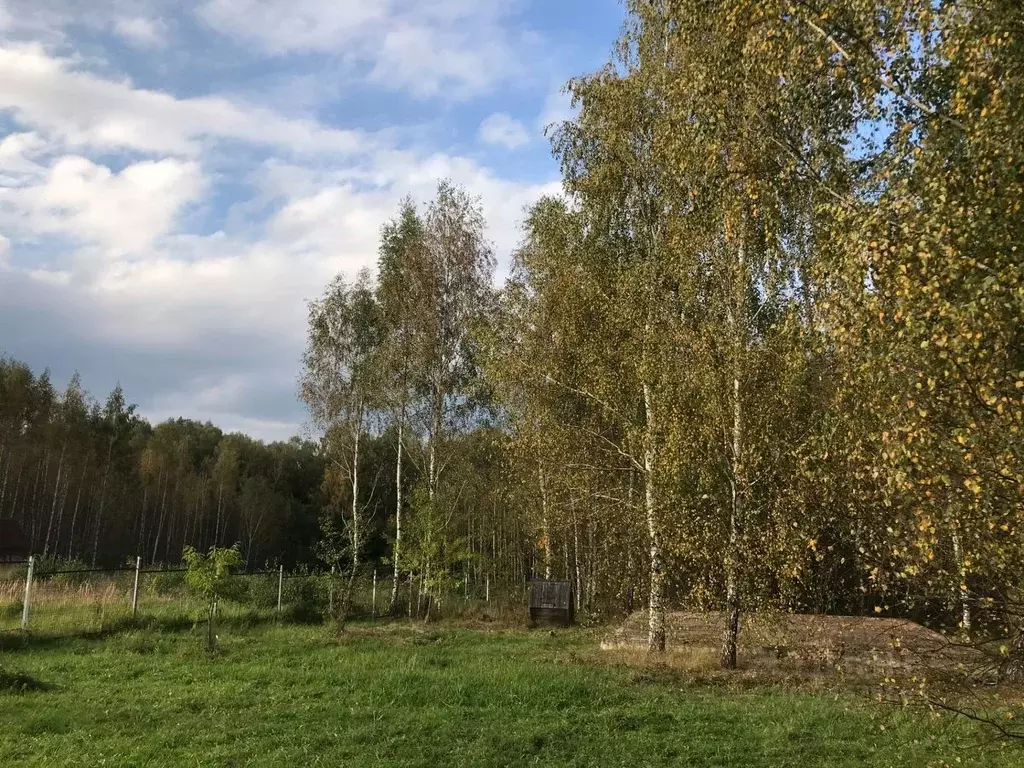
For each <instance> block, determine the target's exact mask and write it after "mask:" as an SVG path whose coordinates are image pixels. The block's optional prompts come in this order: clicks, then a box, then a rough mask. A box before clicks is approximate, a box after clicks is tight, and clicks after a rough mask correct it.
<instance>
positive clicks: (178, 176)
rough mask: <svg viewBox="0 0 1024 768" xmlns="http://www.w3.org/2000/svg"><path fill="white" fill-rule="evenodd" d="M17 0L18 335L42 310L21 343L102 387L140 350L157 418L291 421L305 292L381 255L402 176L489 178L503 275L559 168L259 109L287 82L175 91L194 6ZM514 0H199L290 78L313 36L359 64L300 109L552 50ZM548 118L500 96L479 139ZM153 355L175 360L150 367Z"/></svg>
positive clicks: (424, 184)
mask: <svg viewBox="0 0 1024 768" xmlns="http://www.w3.org/2000/svg"><path fill="white" fill-rule="evenodd" d="M15 3H16V5H11V3H10V0H8V2H6V3H5V0H0V10H2V9H3V8H4V7H11V8H16V9H17V14H16V16H17V18H16V19H15V20H14V23H15V24H17V25H19V26H18V28H17V30H16V31H14V32H11V33H10V34H8V33H7V32H4V31H3V29H2V27H0V125H2V126H4V127H5V128H6V129H7V130H11V131H12V132H11V133H9V134H8V135H6V136H4V135H3V133H2V130H4V129H0V232H2V233H3V234H2V235H0V268H2V269H3V270H4V271H3V274H2V276H0V331H2V330H3V329H5V328H20V327H23V326H24V325H25V324H26V323H25V321H24V318H36V317H40V316H43V317H44V321H45V325H46V327H45V328H43V327H38V329H37V331H35V333H36V336H37V337H38V338H39V339H44V340H46V343H45V344H44V343H35V344H33V343H32V341H31V340H26V341H25V342H24V347H23V348H24V349H27V350H30V351H31V350H36V349H47V350H53V349H58V350H60V349H63V352H62V355H63V357H62V358H60V359H47V360H42V359H40V360H38V361H37V362H34V363H33V364H34V365H39V367H42V365H48V364H54V365H56V366H60V365H61V363H62V362H64V363H65V364H68V361H69V360H75V361H76V362H75V365H74V366H73V367H84V368H88V367H89V366H90V365H92V366H94V367H95V368H96V369H97V370H99V371H100V372H101V373H100V376H99V380H98V381H95V382H94V383H93V384H92V386H94V387H97V388H102V387H104V386H107V385H108V384H109V385H111V386H112V384H113V382H114V381H115V380H116V379H117V378H126V379H130V378H131V376H125V369H126V368H127V369H128V372H129V373H130V374H131V375H133V376H135V378H136V379H137V380H139V379H141V380H142V382H143V386H141V388H140V389H138V390H132V389H129V392H130V394H132V396H133V397H135V398H138V399H139V400H140V402H142V403H143V405H144V409H145V412H146V413H147V414H148V415H150V416H151V417H154V418H164V417H167V416H172V415H180V414H185V415H190V416H195V417H199V418H210V419H213V420H214V421H215V422H217V423H219V424H221V425H222V426H225V427H227V428H236V429H246V430H250V431H254V432H256V433H257V434H259V435H263V436H280V437H285V436H287V435H288V434H291V433H294V432H295V430H296V427H297V425H296V423H295V421H297V420H298V418H299V417H297V416H296V411H295V410H292V407H293V406H292V405H290V404H292V403H294V377H295V374H296V372H297V369H298V365H299V360H300V351H301V348H302V344H303V340H304V334H305V323H306V309H305V305H304V300H306V299H309V298H312V297H314V296H316V295H318V294H319V293H320V292H321V291H322V290H323V287H324V285H325V284H326V283H327V281H328V280H329V279H330V278H331V277H332V276H333V275H334V274H336V273H338V272H345V273H346V274H349V275H353V274H354V273H355V272H356V271H357V270H358V269H359V268H361V267H363V266H372V265H373V264H374V263H375V261H376V256H377V253H376V252H377V244H378V239H379V232H380V226H381V224H382V223H383V222H384V221H385V220H386V219H388V218H390V217H391V216H393V215H394V213H395V211H396V210H397V206H398V203H399V201H400V199H401V198H402V197H403V196H404V195H405V194H407V193H408V194H411V195H412V196H413V197H414V199H416V200H417V201H420V202H425V201H427V200H429V199H430V198H431V197H432V196H433V194H434V191H435V185H436V182H437V179H439V178H451V179H452V180H454V181H455V182H457V183H461V184H464V185H465V186H466V187H467V188H468V189H469V191H470V192H471V193H472V194H476V195H479V196H480V197H481V200H482V204H483V207H484V212H485V216H486V218H487V221H488V224H489V232H488V234H489V236H490V238H491V239H492V240H493V241H494V243H495V246H496V249H495V250H496V253H497V255H498V256H499V262H500V264H499V279H500V278H501V276H502V274H503V272H504V270H505V269H506V267H507V262H508V256H509V254H510V252H511V250H512V249H513V247H514V246H515V244H516V242H517V241H518V239H519V230H518V223H519V221H520V220H521V219H522V217H523V211H524V208H525V206H527V205H528V204H529V203H531V202H532V201H533V200H535V199H536V198H537V197H538V196H539V195H541V194H546V193H557V192H558V190H559V185H558V183H557V182H552V183H537V184H534V183H520V182H517V181H515V180H512V179H507V178H502V177H501V176H499V175H498V174H496V173H495V172H493V171H492V170H490V169H488V168H487V167H485V166H483V165H481V164H480V163H479V162H476V161H474V160H471V159H469V158H466V157H460V156H457V155H453V154H446V153H441V152H432V151H431V150H430V149H429V148H428V147H425V146H421V145H420V144H419V142H420V141H422V137H412V135H411V134H410V133H409V132H407V131H404V132H403V131H398V130H382V131H379V132H376V133H372V134H370V133H367V132H364V131H360V130H344V129H339V128H335V127H331V126H330V125H327V124H324V123H321V122H319V121H318V120H315V119H310V118H301V117H289V116H285V115H284V114H282V113H281V112H280V111H275V110H272V109H269V108H267V107H265V106H259V104H260V103H263V104H266V103H267V100H268V98H271V97H268V96H267V94H266V93H265V92H263V91H261V90H259V89H257V88H255V87H252V86H251V82H255V81H244V82H241V83H238V84H237V86H238V88H239V89H248V90H246V91H245V92H246V93H248V94H250V98H249V100H245V99H241V98H239V97H238V96H237V94H238V93H239V92H240V91H238V90H236V91H233V93H234V94H235V96H228V95H225V94H224V93H223V92H221V93H217V92H214V93H212V94H211V95H209V96H203V97H191V98H183V97H179V96H176V95H174V94H172V93H170V92H166V91H163V90H159V89H158V88H160V87H162V81H161V80H160V79H159V78H160V74H161V72H162V71H163V69H162V68H163V67H165V66H168V62H170V61H173V55H178V54H190V52H189V51H188V50H186V49H184V48H182V49H181V50H180V51H179V50H177V46H178V42H179V41H175V43H174V46H171V47H169V48H160V47H159V46H160V45H161V42H162V41H163V40H166V39H167V32H168V31H169V30H176V29H179V28H184V27H183V25H181V24H180V23H179V22H180V19H181V16H180V13H182V12H184V13H190V12H192V11H193V10H195V8H196V5H195V4H194V3H189V4H187V5H183V6H177V7H175V4H174V3H173V2H172V1H171V0H107V2H105V3H102V4H100V5H101V6H102V7H101V8H99V9H97V8H95V7H91V8H90V6H92V4H89V3H82V4H76V3H70V2H68V1H67V0H15ZM517 4H518V0H511V2H510V3H506V4H503V3H501V2H499V0H417V1H415V2H414V0H377V1H376V2H374V1H372V0H365V1H364V0H360V1H359V2H355V1H354V0H205V1H204V2H202V3H201V4H200V5H199V6H198V7H199V9H200V13H201V14H202V18H203V20H204V21H205V22H206V23H207V24H208V25H210V26H211V27H212V28H214V29H216V30H218V31H219V32H221V33H223V34H224V35H229V36H231V37H232V38H234V39H235V40H236V41H239V42H240V43H242V44H244V45H245V47H246V55H248V56H258V55H259V52H260V51H263V52H265V53H266V52H269V53H270V54H272V55H273V54H282V55H284V54H288V55H289V57H290V58H289V59H288V61H287V62H286V61H284V60H283V59H282V60H281V61H280V62H278V63H280V64H281V65H282V71H283V72H285V74H289V76H290V70H289V66H288V62H290V61H295V60H301V61H307V60H309V59H307V58H305V57H302V56H294V54H307V55H308V54H310V53H313V54H316V58H315V59H314V60H315V61H316V62H317V66H318V71H319V64H320V63H324V64H325V68H324V69H325V71H331V72H332V74H333V73H334V72H340V73H341V77H340V78H339V80H338V82H342V83H343V84H342V85H340V86H338V87H337V88H336V90H334V91H331V94H330V96H329V97H328V98H321V99H320V103H317V99H316V98H314V99H312V100H310V103H309V104H302V105H298V106H296V105H291V108H292V109H293V110H294V112H295V113H296V114H300V113H301V111H302V110H304V109H305V108H307V107H322V106H325V104H324V102H329V101H330V100H331V99H334V98H338V97H339V96H341V95H342V94H343V93H344V89H345V88H346V87H347V86H348V83H347V82H346V81H345V76H346V75H349V74H351V75H353V76H355V75H359V76H360V77H361V85H362V86H363V87H365V86H367V85H368V84H369V85H377V86H380V87H378V90H381V89H386V90H397V89H401V90H404V91H407V92H410V93H412V94H414V95H416V96H420V97H424V96H435V95H443V96H444V97H445V98H448V99H452V98H460V97H464V96H469V95H472V94H476V93H480V92H482V91H486V90H488V89H490V88H493V87H494V85H495V84H496V83H499V82H502V81H503V80H505V79H507V78H509V77H510V76H511V75H512V74H515V73H516V71H517V68H518V67H520V66H521V65H520V64H519V61H520V60H522V59H523V58H526V59H529V56H528V55H526V56H524V54H523V52H524V51H531V50H535V48H534V47H533V46H534V43H529V42H524V41H523V40H522V39H521V38H517V37H516V35H517V34H519V33H518V32H516V31H515V28H514V26H515V25H514V24H510V25H505V24H504V22H505V21H506V20H507V18H508V17H509V14H511V13H513V12H514V11H515V9H516V7H517ZM510 8H511V10H509V9H510ZM169 9H170V10H169ZM172 11H173V13H174V15H172ZM161 18H163V19H167V22H166V24H165V23H163V22H161V21H160V19H161ZM0 23H2V21H0ZM83 27H88V30H89V34H92V33H93V32H96V31H100V32H103V33H104V34H106V33H110V32H114V33H116V34H118V35H120V36H121V37H123V38H124V39H126V40H128V41H130V42H131V43H132V44H133V45H139V46H149V47H156V48H157V50H154V51H153V54H152V56H151V57H147V64H148V63H149V62H152V66H151V67H148V66H147V69H146V70H145V77H147V78H148V79H147V83H156V84H157V86H156V87H154V88H142V87H139V86H138V85H136V84H135V83H134V82H132V81H131V80H129V79H127V78H123V79H119V78H118V77H116V76H113V75H110V74H109V72H111V71H113V69H112V68H113V66H115V65H114V64H111V63H110V62H109V61H105V60H104V59H103V58H102V53H98V52H99V51H102V49H101V48H99V47H98V46H97V45H96V41H95V40H94V39H90V44H89V45H88V46H76V45H75V37H74V36H75V35H79V34H82V28H83ZM43 30H47V31H43ZM13 38H18V39H20V40H25V39H32V40H35V41H36V42H35V43H31V44H26V43H23V42H22V43H16V42H12V39H13ZM101 39H105V38H101ZM220 42H222V43H223V42H225V41H224V40H223V39H221V40H220ZM227 50H228V52H229V55H231V54H232V51H233V49H231V48H227ZM58 52H59V53H58ZM83 52H88V53H89V55H90V56H92V57H94V58H90V59H89V60H86V59H84V58H83V55H82V53H83ZM254 52H255V53H254ZM513 52H514V53H513ZM335 54H336V55H335ZM168 57H170V58H168ZM133 58H134V57H129V60H132V59H133ZM113 60H114V61H115V62H116V61H120V60H122V59H118V58H117V57H116V56H115V57H113ZM275 66H277V64H275ZM97 72H102V73H103V74H98V73H97ZM301 72H302V70H301V68H300V70H299V74H300V75H301ZM211 82H213V80H212V79H211ZM274 103H275V104H277V106H278V109H281V108H282V107H281V105H280V103H279V102H277V101H275V102H274ZM323 114H330V112H329V111H328V110H325V111H324V112H323ZM531 130H533V128H532V126H529V127H527V126H523V125H522V124H521V123H519V122H517V121H515V120H513V119H512V118H510V117H509V116H508V115H500V114H499V115H493V116H491V118H489V119H488V120H486V121H484V123H483V124H481V126H480V135H481V139H482V140H484V141H488V142H491V143H497V144H499V145H502V146H507V147H510V148H515V147H518V146H522V145H523V142H524V141H526V140H529V135H528V133H529V132H530V131H531ZM410 143H412V144H413V146H411V147H410V146H409V144H410ZM268 155H271V156H273V157H274V159H273V160H267V159H266V157H267V156H268ZM211 225H212V226H211ZM213 227H220V228H221V230H222V231H211V228H213ZM68 242H70V243H73V245H68ZM43 324H44V323H42V322H41V323H34V322H33V323H29V325H32V326H33V327H36V326H41V325H43ZM0 335H3V334H2V333H0ZM8 336H10V334H8ZM11 337H12V338H15V339H17V338H20V336H19V335H18V334H14V335H13V336H11ZM26 338H27V337H26ZM51 341H52V343H51ZM61 343H63V344H64V345H65V346H64V347H63V348H62V347H60V346H59V345H60V344H61ZM9 351H12V352H15V353H16V354H17V351H16V350H9ZM39 354H40V355H42V354H43V353H42V352H40V353H39ZM45 354H48V355H50V354H53V353H52V352H50V351H47V352H46V353H45ZM76 355H78V357H76ZM115 359H119V360H120V361H121V362H120V365H121V366H122V367H121V368H120V369H117V368H115V363H114V362H113V361H114V360H115ZM101 360H102V361H103V363H102V365H101V364H100V363H99V362H90V361H101ZM108 360H110V361H111V364H110V365H109V366H108V365H107V363H108ZM154 360H156V361H158V363H154ZM83 361H84V362H83ZM154 365H159V366H162V367H161V368H160V372H159V373H155V372H153V373H151V372H150V369H152V368H153V367H154ZM115 370H117V371H119V372H118V373H116V375H115V373H114V371H115ZM104 371H110V373H109V374H106V373H104ZM83 375H86V371H85V370H83ZM104 375H109V376H111V377H112V380H111V381H110V382H105V381H104V380H103V376H104ZM147 377H148V378H147ZM87 381H93V380H92V379H90V378H89V377H88V376H87ZM127 385H128V384H127V381H126V386H127ZM268 392H269V394H266V393H268ZM261 398H266V399H265V400H261ZM293 417H295V421H291V420H289V419H292V418H293Z"/></svg>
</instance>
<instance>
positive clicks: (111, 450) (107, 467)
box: [92, 438, 114, 568]
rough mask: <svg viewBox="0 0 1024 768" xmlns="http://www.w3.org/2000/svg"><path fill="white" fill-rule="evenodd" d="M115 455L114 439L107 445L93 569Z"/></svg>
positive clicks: (94, 543)
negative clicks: (111, 461)
mask: <svg viewBox="0 0 1024 768" xmlns="http://www.w3.org/2000/svg"><path fill="white" fill-rule="evenodd" d="M113 453H114V438H110V442H109V443H107V463H106V464H104V465H103V480H101V481H100V506H99V509H98V510H97V511H96V530H95V531H93V538H92V567H93V568H95V567H96V556H97V553H98V552H99V548H100V528H102V527H103V508H104V505H105V504H106V501H107V477H108V475H109V474H110V457H111V456H112V455H113Z"/></svg>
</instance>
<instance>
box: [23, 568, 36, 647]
mask: <svg viewBox="0 0 1024 768" xmlns="http://www.w3.org/2000/svg"><path fill="white" fill-rule="evenodd" d="M35 565H36V558H35V555H29V558H28V576H26V577H25V600H24V602H23V603H22V605H21V631H22V632H28V613H29V606H30V605H31V604H32V572H33V571H34V570H35Z"/></svg>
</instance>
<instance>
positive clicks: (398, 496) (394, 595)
mask: <svg viewBox="0 0 1024 768" xmlns="http://www.w3.org/2000/svg"><path fill="white" fill-rule="evenodd" d="M404 429H405V419H404V418H401V419H399V420H398V460H397V461H396V462H395V551H394V553H393V556H392V559H393V560H394V563H395V574H394V580H393V581H392V582H391V608H392V609H394V606H395V603H396V601H397V600H398V578H399V568H400V560H401V556H402V435H403V431H404Z"/></svg>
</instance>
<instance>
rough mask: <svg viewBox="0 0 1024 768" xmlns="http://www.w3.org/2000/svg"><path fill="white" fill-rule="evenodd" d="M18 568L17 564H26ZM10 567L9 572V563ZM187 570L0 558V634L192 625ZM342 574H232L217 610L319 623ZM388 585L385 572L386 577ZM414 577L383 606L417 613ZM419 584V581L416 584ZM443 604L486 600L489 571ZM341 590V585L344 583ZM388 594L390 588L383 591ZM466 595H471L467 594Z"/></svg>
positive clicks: (369, 596) (359, 597) (354, 609)
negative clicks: (49, 566) (151, 623)
mask: <svg viewBox="0 0 1024 768" xmlns="http://www.w3.org/2000/svg"><path fill="white" fill-rule="evenodd" d="M25 566H27V567H26V568H25V570H24V571H22V570H21V568H22V567H25ZM12 568H13V569H14V572H13V573H12V572H11V569H12ZM186 572H187V569H185V568H163V569H146V568H143V567H142V563H141V558H136V560H135V564H134V567H118V568H75V569H68V568H58V569H55V570H52V571H50V570H46V568H45V567H44V566H43V564H41V563H40V562H39V561H38V559H37V558H35V557H31V558H29V559H28V560H27V561H23V562H22V563H0V635H2V634H7V633H11V632H18V631H21V632H22V633H26V632H31V633H32V634H39V635H68V636H70V635H76V634H87V633H91V632H97V631H104V630H110V629H115V628H117V627H120V626H130V625H131V624H130V622H132V621H148V620H156V621H165V622H169V623H171V624H175V625H179V626H184V625H187V624H190V623H195V622H196V621H198V620H199V619H200V617H201V616H202V615H203V612H204V610H205V607H206V606H204V605H203V604H202V602H201V601H200V599H199V598H198V597H196V596H195V595H193V594H192V593H191V592H189V590H188V589H187V588H186V583H185V578H184V574H185V573H186ZM340 578H343V575H342V573H340V572H338V571H337V570H336V569H335V568H332V569H331V571H330V572H322V573H309V572H294V573H286V572H285V570H284V566H278V568H277V569H275V570H262V571H242V572H239V573H235V574H232V575H231V577H230V580H229V588H228V590H227V592H228V594H227V595H226V596H225V598H224V600H222V601H221V602H220V604H219V605H218V608H217V614H218V617H219V618H220V619H221V620H225V619H227V620H238V621H243V622H248V621H258V620H264V619H265V620H277V621H280V620H294V621H300V622H314V621H323V620H324V619H325V618H328V617H330V616H333V615H334V613H335V610H336V609H337V608H339V607H340V604H339V601H338V600H337V594H336V591H337V589H338V588H342V587H341V586H340V585H336V582H337V581H338V579H340ZM385 581H386V583H389V584H390V578H389V576H388V575H385ZM418 581H419V579H416V580H410V581H408V582H405V584H404V585H403V586H402V588H400V589H399V594H398V600H397V602H396V604H395V605H391V604H389V605H388V606H387V607H386V608H385V610H390V611H395V610H397V611H399V612H400V613H399V614H398V615H402V614H403V613H405V612H406V608H408V613H409V615H410V616H412V615H420V611H419V609H418V608H416V607H415V604H417V603H419V602H420V597H421V596H420V594H419V590H417V589H415V588H414V585H415V584H416V582H418ZM378 582H379V579H378V571H377V569H374V570H373V571H372V572H370V571H367V572H364V573H362V574H360V576H359V577H358V578H357V580H356V583H355V585H354V587H353V590H352V593H351V594H349V596H348V600H349V613H350V615H352V616H354V617H358V616H368V617H376V616H378V615H379V612H378V591H379V590H378V587H379V583H378ZM419 586H420V587H422V585H419ZM460 586H461V587H462V588H461V589H457V590H456V592H455V593H453V595H451V596H450V598H449V600H450V602H449V604H454V603H455V602H456V601H458V602H459V603H460V604H468V603H469V602H470V601H471V600H473V601H478V602H481V603H484V604H486V603H489V602H490V601H491V598H492V595H491V583H490V576H489V575H488V576H487V577H486V580H485V582H484V583H482V584H473V585H472V587H471V588H470V587H469V586H468V585H465V584H463V585H460ZM346 589H347V588H346ZM387 592H388V594H390V587H389V588H388V590H387ZM470 593H472V595H471V594H470Z"/></svg>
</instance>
